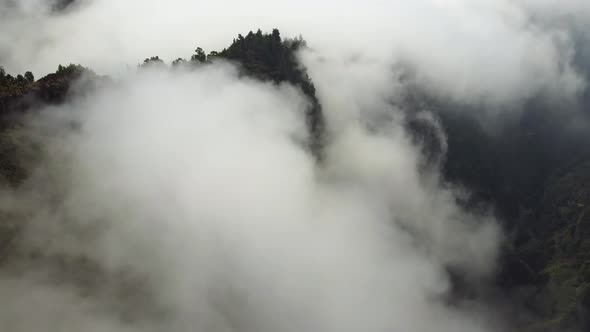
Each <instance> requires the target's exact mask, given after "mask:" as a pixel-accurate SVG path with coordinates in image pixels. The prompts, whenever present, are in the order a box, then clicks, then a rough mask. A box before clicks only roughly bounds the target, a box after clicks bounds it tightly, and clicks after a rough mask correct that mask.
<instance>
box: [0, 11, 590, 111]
mask: <svg viewBox="0 0 590 332" xmlns="http://www.w3.org/2000/svg"><path fill="white" fill-rule="evenodd" d="M3 3H5V4H4V5H3V6H2V5H0V8H2V7H4V8H11V9H3V10H2V11H3V12H5V14H4V15H3V20H2V23H0V24H1V25H0V27H1V28H2V30H3V31H5V33H4V34H3V35H2V37H1V38H0V60H1V62H2V63H3V64H4V66H5V69H7V70H8V71H9V72H10V71H16V72H20V71H24V70H32V71H33V72H34V73H35V74H45V73H47V72H49V71H51V70H53V69H54V68H55V66H56V63H60V62H72V63H83V64H84V65H87V66H90V67H91V68H93V69H94V70H97V71H98V72H101V73H105V74H115V75H117V74H122V73H125V72H127V71H129V68H130V67H131V68H133V67H134V66H135V64H136V63H137V62H138V59H143V58H145V57H146V56H150V55H159V56H160V57H161V58H163V59H165V60H168V61H171V60H173V59H175V58H177V57H179V56H183V55H188V54H190V52H191V51H192V50H193V49H194V48H196V46H200V47H203V48H204V49H205V50H216V49H220V48H222V47H223V46H225V45H227V44H228V43H229V42H230V41H231V39H232V38H234V37H235V34H236V31H249V30H255V29H257V28H261V29H262V30H264V31H270V30H271V29H272V28H275V27H280V28H281V31H282V32H283V34H285V35H286V36H297V35H299V34H301V35H303V36H304V37H305V38H306V40H307V41H308V42H309V44H310V45H311V46H312V48H314V49H316V50H318V52H320V53H321V54H322V56H329V55H332V56H336V57H338V58H342V59H347V58H351V57H358V56H361V57H368V58H369V59H376V60H379V61H382V62H383V63H384V64H385V65H386V66H385V67H384V69H387V68H389V67H390V66H391V65H393V64H398V63H403V64H404V65H409V66H411V67H412V68H414V69H415V71H416V73H417V75H416V76H417V77H416V80H417V81H418V82H419V83H420V84H421V85H424V86H426V87H427V88H428V89H429V90H432V91H434V92H436V93H437V94H440V95H442V96H445V97H451V98H454V99H456V100H461V101H468V102H470V103H480V102H483V103H486V104H492V105H499V104H500V105H502V104H504V105H505V104H507V103H513V102H515V101H519V100H520V101H522V100H523V99H526V98H528V97H531V96H534V95H536V94H539V93H544V94H549V95H552V96H554V97H557V98H565V99H568V98H575V97H576V96H577V95H578V94H579V93H580V91H582V90H583V89H584V86H585V77H584V76H583V75H580V74H579V73H578V68H577V66H576V65H575V64H574V63H573V61H574V59H573V58H574V57H575V55H576V52H577V50H578V49H579V48H580V47H581V45H576V41H575V40H574V39H573V36H572V34H573V31H572V29H573V27H574V26H575V25H580V24H582V25H583V24H587V23H584V22H588V19H589V17H590V9H588V5H586V3H585V2H584V1H573V0H572V1H566V2H565V3H563V2H558V1H553V0H548V1H526V0H519V1H508V0H501V1H497V0H494V1H492V0H456V1H437V0H419V1H412V2H408V1H388V2H387V1H379V0H371V1H369V2H366V1H363V2H360V1H354V0H349V1H339V2H334V1H324V2H321V3H318V2H317V1H316V2H314V1H300V2H291V1H265V0H255V1H249V2H248V3H244V2H240V1H222V2H215V3H211V2H209V3H207V4H203V3H199V2H194V1H188V0H176V1H175V2H174V5H170V6H162V5H161V2H160V1H156V0H149V1H125V2H124V3H121V2H120V1H112V0H85V1H77V2H74V3H73V4H71V5H70V6H68V7H66V9H65V10H63V11H60V12H55V11H51V10H50V9H49V8H51V6H52V5H53V6H54V3H52V2H40V1H35V0H25V1H19V2H17V4H16V5H15V4H14V2H12V1H8V0H4V1H3ZM6 3H8V4H10V3H12V6H9V5H6ZM113 22H116V24H113ZM556 22H560V23H559V24H556Z"/></svg>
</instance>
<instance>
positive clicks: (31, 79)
mask: <svg viewBox="0 0 590 332" xmlns="http://www.w3.org/2000/svg"><path fill="white" fill-rule="evenodd" d="M25 79H26V80H27V82H28V83H33V82H35V76H33V73H31V72H30V71H28V72H26V73H25Z"/></svg>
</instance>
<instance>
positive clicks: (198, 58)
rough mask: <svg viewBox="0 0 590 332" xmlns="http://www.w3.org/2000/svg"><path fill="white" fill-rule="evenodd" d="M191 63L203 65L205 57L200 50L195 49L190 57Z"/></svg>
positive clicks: (203, 52)
mask: <svg viewBox="0 0 590 332" xmlns="http://www.w3.org/2000/svg"><path fill="white" fill-rule="evenodd" d="M191 61H192V62H195V63H204V62H205V61H207V55H206V54H205V51H203V49H202V48H200V47H197V49H196V50H195V54H193V55H192V56H191Z"/></svg>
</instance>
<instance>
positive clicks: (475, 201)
mask: <svg viewBox="0 0 590 332" xmlns="http://www.w3.org/2000/svg"><path fill="white" fill-rule="evenodd" d="M301 47H305V42H304V41H303V40H302V39H301V38H299V39H293V40H289V39H287V40H285V39H282V38H281V36H280V33H279V31H278V30H276V29H275V30H273V31H272V32H271V33H270V34H265V33H262V32H261V31H260V30H258V31H257V32H250V33H248V34H247V35H246V36H242V35H239V36H238V37H237V38H236V39H234V40H233V42H232V43H231V45H230V46H229V47H227V48H225V49H223V50H221V51H219V52H217V51H212V52H210V53H208V54H207V53H206V52H205V51H204V50H203V49H201V48H196V50H195V53H194V54H193V55H192V56H191V57H190V59H189V60H185V59H183V58H178V59H177V60H175V61H173V62H172V64H171V66H172V68H174V67H175V66H203V65H207V64H209V63H212V62H215V61H216V60H217V59H223V60H226V61H232V62H235V63H237V64H239V66H240V68H241V73H242V74H243V75H246V76H250V77H253V78H256V79H260V80H265V81H270V82H274V83H276V84H278V83H281V82H289V83H291V84H293V85H295V86H296V87H298V88H299V89H301V91H302V92H303V93H304V94H305V95H307V96H308V97H309V99H310V101H311V106H310V107H309V109H308V110H307V112H306V118H307V125H308V130H309V133H310V136H311V139H310V142H309V147H310V149H311V151H312V152H313V153H314V154H315V155H316V156H317V157H318V160H320V161H321V147H322V142H323V140H324V135H323V132H324V119H323V115H322V109H321V105H320V103H319V101H318V98H317V96H316V91H315V88H314V85H313V83H312V80H311V79H310V77H309V76H308V74H307V72H306V70H305V68H302V67H301V66H300V64H299V63H298V61H297V58H296V53H297V50H299V49H300V48H301ZM149 66H167V64H165V63H164V61H162V60H161V59H160V58H159V57H157V56H153V57H150V58H147V59H145V60H144V61H143V63H141V64H140V65H139V67H140V68H145V67H149ZM83 73H87V74H88V75H87V77H89V78H90V79H89V81H92V82H95V81H98V80H99V77H98V76H97V75H95V74H94V73H92V72H91V71H90V70H88V69H86V68H84V67H81V66H78V65H69V66H61V65H60V66H59V67H58V70H57V71H56V72H55V73H53V74H49V75H47V76H45V77H43V78H41V79H39V80H37V81H35V79H34V77H33V75H32V73H30V72H26V73H24V74H23V75H17V76H16V77H13V76H11V75H8V74H6V73H5V72H4V70H3V69H0V156H1V157H0V178H2V179H3V181H5V182H7V183H8V184H10V185H12V186H18V185H19V184H20V183H21V181H22V180H23V179H24V178H25V177H26V169H27V168H26V167H25V166H24V165H26V164H27V162H28V161H30V160H31V159H34V158H32V157H31V155H34V149H33V150H30V151H22V148H19V146H22V145H18V144H17V141H18V140H19V139H20V138H19V136H18V134H17V133H18V130H16V129H18V128H19V126H20V125H19V121H18V118H19V117H18V115H19V114H21V113H23V112H25V111H32V110H35V109H37V108H38V106H39V105H45V104H51V103H61V102H63V101H64V100H66V98H67V96H68V93H69V92H70V91H71V89H72V86H73V85H72V83H73V82H74V81H76V80H78V79H79V78H80V77H82V76H83V75H82V74H83ZM86 88H88V86H86ZM410 92H411V93H409V94H408V98H407V100H405V101H404V105H402V106H403V108H404V109H406V110H407V111H408V114H409V117H408V119H409V120H408V129H409V131H410V132H411V133H412V134H413V135H414V137H415V138H416V139H417V140H419V141H420V142H422V143H423V144H424V145H425V149H424V152H425V153H427V154H428V155H429V157H431V158H433V159H436V158H437V156H438V155H439V154H440V153H441V150H442V147H441V145H440V142H439V141H437V137H436V135H434V134H433V132H432V128H429V127H428V124H427V123H426V124H425V123H421V122H420V121H419V118H418V117H413V114H414V113H418V112H419V111H421V110H423V109H425V108H427V109H430V110H432V111H433V112H434V114H435V115H436V116H437V117H438V118H439V119H440V122H441V124H442V127H443V128H444V129H445V131H446V133H447V135H448V147H449V149H448V154H447V155H446V158H445V159H444V160H442V161H441V162H443V164H442V168H443V171H444V175H445V178H446V179H447V180H449V181H451V182H453V183H456V184H461V185H464V186H466V187H467V188H470V189H471V190H472V191H473V196H472V197H471V199H470V200H469V201H467V202H462V204H464V205H465V206H466V207H467V208H471V209H478V208H480V207H482V206H488V205H490V204H491V205H493V206H494V207H495V208H496V213H497V215H498V216H499V217H500V219H501V220H503V221H504V222H505V228H506V230H507V232H508V234H509V235H510V237H509V241H508V243H507V245H506V250H505V252H504V255H503V259H502V263H501V270H500V273H499V275H498V278H497V279H498V280H497V285H498V287H500V288H502V289H504V290H505V291H506V292H507V294H511V293H512V292H516V290H519V292H520V294H521V297H522V302H523V304H524V305H525V306H527V307H528V308H529V309H531V310H532V311H533V312H535V313H537V314H538V315H540V316H541V317H544V319H545V320H544V321H543V323H542V324H539V325H538V326H533V327H532V330H546V329H549V328H555V327H567V326H571V325H574V324H580V323H582V324H588V322H584V319H586V318H585V317H588V315H589V311H588V308H590V135H588V134H587V133H586V131H584V130H582V131H581V132H580V131H575V130H567V128H568V124H569V121H570V119H568V117H567V116H564V115H563V114H562V113H560V110H557V111H556V110H555V109H556V108H558V106H557V105H554V104H552V103H550V102H546V101H543V98H541V97H535V98H531V100H530V101H529V102H527V103H526V104H525V105H524V106H523V107H522V108H521V109H519V110H518V112H514V113H518V114H521V115H522V116H520V117H518V118H506V119H503V120H502V124H501V125H500V126H486V124H485V123H483V122H482V121H481V119H478V118H477V117H475V116H470V115H469V114H476V112H473V110H471V108H473V107H474V106H473V105H460V104H456V103H452V102H449V101H441V100H437V98H435V97H432V96H428V94H427V93H425V92H423V91H419V89H417V88H416V89H415V90H412V91H410ZM587 96H590V94H589V93H587ZM577 107H579V108H580V109H581V111H582V113H583V116H587V115H588V114H586V113H588V110H590V98H586V99H584V100H583V101H582V104H581V105H577ZM584 112H585V113H584ZM491 127H494V128H491ZM19 149H21V150H19ZM31 151H33V152H31ZM14 232H15V231H14V227H12V226H9V225H8V226H7V225H5V224H0V233H1V234H0V257H2V256H3V255H4V253H3V252H2V250H3V248H4V247H5V246H6V245H5V243H8V241H9V239H10V238H11V237H12V235H13V234H14ZM523 289H526V290H527V291H526V292H524V295H522V290H523Z"/></svg>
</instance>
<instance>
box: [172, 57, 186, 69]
mask: <svg viewBox="0 0 590 332" xmlns="http://www.w3.org/2000/svg"><path fill="white" fill-rule="evenodd" d="M184 64H186V60H185V59H183V58H178V59H176V60H174V61H172V67H176V66H181V65H184Z"/></svg>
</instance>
